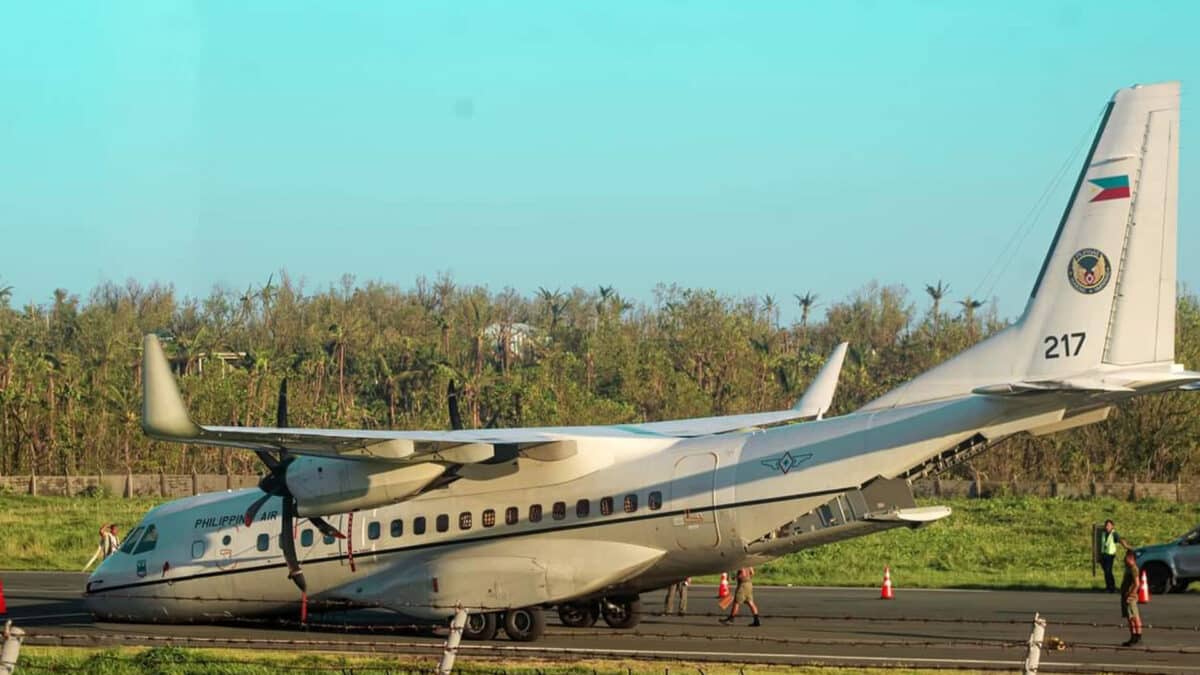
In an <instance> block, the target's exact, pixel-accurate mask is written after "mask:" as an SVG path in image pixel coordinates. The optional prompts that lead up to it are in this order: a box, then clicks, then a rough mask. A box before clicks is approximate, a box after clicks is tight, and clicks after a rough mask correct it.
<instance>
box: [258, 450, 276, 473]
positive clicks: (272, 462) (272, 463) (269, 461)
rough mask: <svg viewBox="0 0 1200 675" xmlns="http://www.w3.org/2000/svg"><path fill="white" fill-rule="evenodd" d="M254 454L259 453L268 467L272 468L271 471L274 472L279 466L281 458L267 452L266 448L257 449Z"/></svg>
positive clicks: (259, 456)
mask: <svg viewBox="0 0 1200 675" xmlns="http://www.w3.org/2000/svg"><path fill="white" fill-rule="evenodd" d="M254 454H256V455H258V458H259V459H261V460H262V463H263V464H266V465H267V468H268V469H270V471H271V473H274V472H275V470H276V469H278V468H279V460H278V459H276V458H275V455H272V454H271V453H270V452H267V451H266V450H255V451H254Z"/></svg>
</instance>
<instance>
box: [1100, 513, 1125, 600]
mask: <svg viewBox="0 0 1200 675" xmlns="http://www.w3.org/2000/svg"><path fill="white" fill-rule="evenodd" d="M1117 545H1120V546H1122V547H1124V548H1125V550H1126V551H1128V550H1129V544H1127V543H1125V541H1124V540H1123V539H1121V535H1119V534H1117V531H1116V530H1115V529H1114V527H1113V521H1112V519H1111V518H1110V519H1108V520H1106V521H1104V529H1103V530H1102V531H1101V532H1100V546H1099V549H1100V567H1101V568H1103V569H1104V591H1105V592H1106V593H1116V592H1117V581H1116V578H1115V577H1113V562H1115V561H1116V558H1117Z"/></svg>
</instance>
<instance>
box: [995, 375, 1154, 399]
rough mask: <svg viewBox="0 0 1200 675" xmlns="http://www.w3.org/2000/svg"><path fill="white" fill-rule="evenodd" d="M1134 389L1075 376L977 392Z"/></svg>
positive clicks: (1001, 394)
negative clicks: (1067, 378)
mask: <svg viewBox="0 0 1200 675" xmlns="http://www.w3.org/2000/svg"><path fill="white" fill-rule="evenodd" d="M1132 391H1134V390H1133V389H1130V388H1129V387H1122V386H1120V385H1115V384H1109V383H1107V382H1104V381H1102V380H1094V379H1084V378H1073V379H1069V380H1042V381H1040V382H1005V383H1004V384H989V385H987V386H984V387H976V388H975V389H974V390H972V392H973V393H975V394H983V395H985V396H1020V395H1022V394H1042V393H1048V392H1056V393H1062V392H1079V393H1089V392H1091V393H1128V392H1132Z"/></svg>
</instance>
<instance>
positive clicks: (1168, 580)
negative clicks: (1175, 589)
mask: <svg viewBox="0 0 1200 675" xmlns="http://www.w3.org/2000/svg"><path fill="white" fill-rule="evenodd" d="M1142 570H1143V571H1144V572H1145V573H1146V585H1147V586H1149V587H1150V595H1162V594H1163V593H1166V592H1167V589H1168V588H1170V587H1171V586H1174V585H1175V579H1174V577H1173V575H1172V574H1171V570H1170V569H1168V568H1167V566H1166V565H1164V564H1162V563H1157V562H1152V563H1150V564H1148V565H1146V566H1145V567H1144V568H1142Z"/></svg>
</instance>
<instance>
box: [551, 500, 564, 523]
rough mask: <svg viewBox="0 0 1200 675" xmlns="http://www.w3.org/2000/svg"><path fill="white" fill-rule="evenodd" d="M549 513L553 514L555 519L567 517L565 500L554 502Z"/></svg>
mask: <svg viewBox="0 0 1200 675" xmlns="http://www.w3.org/2000/svg"><path fill="white" fill-rule="evenodd" d="M551 513H552V514H553V515H554V519H555V520H562V519H563V518H566V517H567V503H566V502H554V508H553V510H552V511H551Z"/></svg>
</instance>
